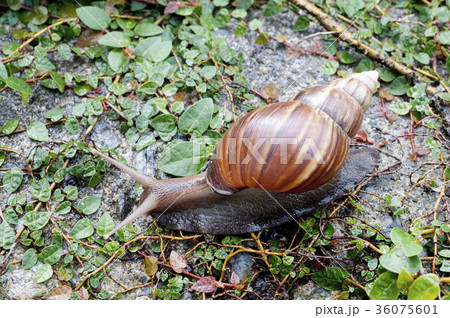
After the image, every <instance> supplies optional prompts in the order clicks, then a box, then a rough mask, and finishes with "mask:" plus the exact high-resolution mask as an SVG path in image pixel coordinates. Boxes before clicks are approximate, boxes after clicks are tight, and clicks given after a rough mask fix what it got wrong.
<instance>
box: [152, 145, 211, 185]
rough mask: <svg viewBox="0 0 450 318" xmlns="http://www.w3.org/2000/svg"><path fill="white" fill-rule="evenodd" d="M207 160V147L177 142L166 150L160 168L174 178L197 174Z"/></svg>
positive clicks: (160, 161) (159, 163)
mask: <svg viewBox="0 0 450 318" xmlns="http://www.w3.org/2000/svg"><path fill="white" fill-rule="evenodd" d="M206 159H207V151H206V147H205V146H204V145H202V144H200V143H197V142H187V141H181V140H177V141H176V142H172V143H169V144H168V145H167V147H166V148H165V149H164V151H163V153H162V155H161V159H160V160H159V162H158V168H159V169H161V170H162V171H164V172H165V173H169V174H171V175H174V176H179V177H185V176H191V175H194V174H197V173H199V172H200V171H201V168H202V167H203V165H204V164H205V162H206Z"/></svg>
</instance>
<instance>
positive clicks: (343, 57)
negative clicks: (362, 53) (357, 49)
mask: <svg viewBox="0 0 450 318" xmlns="http://www.w3.org/2000/svg"><path fill="white" fill-rule="evenodd" d="M338 57H339V61H340V62H341V63H344V64H353V63H355V62H356V57H354V56H353V55H351V54H350V53H348V52H345V51H339V52H338Z"/></svg>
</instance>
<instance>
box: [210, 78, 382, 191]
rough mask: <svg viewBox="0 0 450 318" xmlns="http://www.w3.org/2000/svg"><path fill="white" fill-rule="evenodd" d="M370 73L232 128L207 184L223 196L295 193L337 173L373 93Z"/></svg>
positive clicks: (269, 108) (268, 109)
mask: <svg viewBox="0 0 450 318" xmlns="http://www.w3.org/2000/svg"><path fill="white" fill-rule="evenodd" d="M377 78H378V73H377V72H376V71H370V72H364V73H357V74H352V75H349V76H348V77H346V78H344V79H338V80H335V81H333V82H331V83H329V84H328V85H325V86H318V87H313V88H310V89H307V90H305V91H302V92H300V93H299V94H297V95H295V96H294V97H293V98H292V100H291V101H288V102H280V103H275V104H271V105H267V106H265V107H262V108H259V109H257V110H255V111H253V112H251V113H249V114H247V115H245V116H243V117H242V118H240V119H239V120H238V121H237V122H236V123H235V124H233V125H232V126H231V127H230V128H229V129H228V130H227V132H226V133H225V134H224V136H223V138H222V139H221V140H220V142H219V144H218V145H217V147H216V151H215V153H214V156H213V158H212V161H211V163H210V165H209V167H208V171H207V178H206V180H207V183H208V185H209V186H210V187H211V188H212V189H213V190H214V191H216V192H218V193H220V194H225V195H229V194H232V193H235V192H237V191H240V190H242V189H245V188H260V189H265V190H268V191H273V192H285V193H286V192H288V193H299V192H305V191H308V190H311V189H314V188H317V187H320V186H321V185H323V184H325V183H326V182H327V181H328V180H330V179H331V177H332V176H333V175H334V174H335V173H336V172H337V171H338V170H339V168H340V167H341V166H342V163H343V162H344V159H345V156H346V155H347V152H348V149H349V145H350V140H351V138H353V137H354V136H355V134H356V132H357V131H358V129H359V127H360V126H361V122H362V119H363V115H364V112H365V111H366V110H367V108H368V107H369V105H370V102H371V99H372V94H373V92H374V91H375V89H376V84H377Z"/></svg>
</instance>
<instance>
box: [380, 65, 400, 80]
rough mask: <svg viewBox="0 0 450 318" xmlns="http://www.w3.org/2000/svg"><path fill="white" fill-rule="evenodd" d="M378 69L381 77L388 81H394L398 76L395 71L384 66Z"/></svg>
mask: <svg viewBox="0 0 450 318" xmlns="http://www.w3.org/2000/svg"><path fill="white" fill-rule="evenodd" d="M376 71H377V72H378V75H379V76H380V79H381V80H382V81H384V82H387V83H389V82H392V81H393V80H394V79H395V78H396V77H397V75H396V73H395V72H394V71H392V70H390V69H387V68H384V67H377V68H376Z"/></svg>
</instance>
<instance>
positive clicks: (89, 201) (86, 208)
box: [77, 195, 102, 215]
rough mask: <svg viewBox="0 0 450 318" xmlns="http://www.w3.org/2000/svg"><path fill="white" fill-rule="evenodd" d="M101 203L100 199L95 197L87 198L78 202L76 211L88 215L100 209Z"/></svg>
mask: <svg viewBox="0 0 450 318" xmlns="http://www.w3.org/2000/svg"><path fill="white" fill-rule="evenodd" d="M101 203H102V198H101V197H97V196H93V195H91V196H87V197H84V198H83V199H81V200H80V202H78V204H77V210H78V211H80V212H81V213H83V214H85V215H90V214H93V213H95V212H97V210H98V209H99V207H100V204H101Z"/></svg>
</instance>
